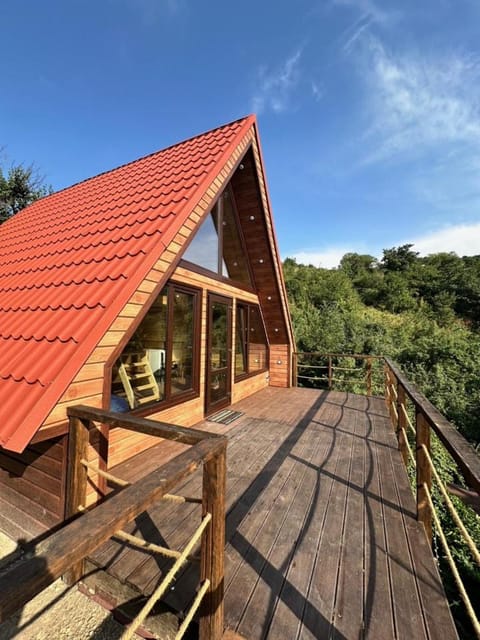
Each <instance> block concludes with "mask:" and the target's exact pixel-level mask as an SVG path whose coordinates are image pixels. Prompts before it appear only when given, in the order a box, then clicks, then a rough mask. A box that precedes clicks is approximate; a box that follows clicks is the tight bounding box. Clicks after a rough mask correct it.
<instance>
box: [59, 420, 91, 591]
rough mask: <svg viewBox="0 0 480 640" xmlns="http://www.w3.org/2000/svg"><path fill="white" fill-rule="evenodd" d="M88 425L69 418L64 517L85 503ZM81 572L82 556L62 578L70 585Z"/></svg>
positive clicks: (76, 510)
mask: <svg viewBox="0 0 480 640" xmlns="http://www.w3.org/2000/svg"><path fill="white" fill-rule="evenodd" d="M90 427H91V424H90V421H89V420H83V419H81V418H73V417H72V418H70V435H69V437H68V464H67V490H66V498H65V519H69V518H72V517H73V516H76V515H77V514H78V512H79V507H84V506H85V503H86V499H87V481H88V471H87V468H86V467H85V466H84V465H83V464H82V462H81V461H82V459H84V458H87V457H88V443H89V439H90ZM83 573H84V560H83V558H82V559H80V560H79V561H78V562H77V563H76V564H74V565H73V566H71V567H70V569H69V570H68V572H67V573H66V574H65V576H64V580H65V582H66V584H67V585H69V586H70V585H72V584H75V582H77V581H78V580H80V578H81V577H82V575H83Z"/></svg>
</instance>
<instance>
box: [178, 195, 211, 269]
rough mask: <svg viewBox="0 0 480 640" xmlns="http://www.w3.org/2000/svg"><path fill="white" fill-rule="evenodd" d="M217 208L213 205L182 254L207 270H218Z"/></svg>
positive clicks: (185, 258)
mask: <svg viewBox="0 0 480 640" xmlns="http://www.w3.org/2000/svg"><path fill="white" fill-rule="evenodd" d="M217 229H218V209H217V207H215V208H214V209H213V211H212V212H211V213H209V214H208V216H207V218H206V219H205V220H204V221H203V222H202V224H201V226H200V228H199V229H198V231H197V232H196V234H195V237H194V238H193V240H192V242H191V243H190V245H189V246H188V248H187V250H186V251H185V253H184V254H183V258H184V260H188V261H189V262H192V263H193V264H197V265H198V266H199V267H203V268H204V269H208V270H209V271H214V272H215V273H217V272H218V233H217Z"/></svg>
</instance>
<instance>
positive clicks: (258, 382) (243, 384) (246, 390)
mask: <svg viewBox="0 0 480 640" xmlns="http://www.w3.org/2000/svg"><path fill="white" fill-rule="evenodd" d="M265 387H268V372H265V371H263V372H262V373H258V374H257V375H256V376H251V377H249V378H245V380H240V382H236V383H235V384H234V385H233V387H232V402H240V400H243V399H244V398H247V397H248V396H251V395H252V394H253V393H256V392H257V391H260V390H261V389H265Z"/></svg>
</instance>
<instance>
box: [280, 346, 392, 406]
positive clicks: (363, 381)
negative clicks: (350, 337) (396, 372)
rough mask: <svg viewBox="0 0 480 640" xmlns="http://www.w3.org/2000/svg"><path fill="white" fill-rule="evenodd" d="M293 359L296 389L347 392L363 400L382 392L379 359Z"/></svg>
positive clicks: (303, 355)
mask: <svg viewBox="0 0 480 640" xmlns="http://www.w3.org/2000/svg"><path fill="white" fill-rule="evenodd" d="M293 358H294V371H295V372H296V375H295V377H294V384H295V385H296V386H306V387H314V388H316V389H322V388H323V389H341V390H344V389H345V388H347V389H350V390H352V391H357V392H358V393H366V395H367V396H371V395H372V394H374V395H375V394H378V393H380V392H383V358H382V357H381V356H372V355H362V354H357V353H352V354H345V353H321V352H304V351H298V352H296V353H294V354H293Z"/></svg>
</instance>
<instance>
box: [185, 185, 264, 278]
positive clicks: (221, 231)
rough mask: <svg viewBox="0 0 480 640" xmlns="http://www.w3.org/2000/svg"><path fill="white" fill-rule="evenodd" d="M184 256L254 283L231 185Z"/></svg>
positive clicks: (204, 267)
mask: <svg viewBox="0 0 480 640" xmlns="http://www.w3.org/2000/svg"><path fill="white" fill-rule="evenodd" d="M183 259H184V260H187V261H188V262H190V263H192V264H194V265H197V266H199V267H202V268H203V269H207V270H208V271H211V272H213V273H215V274H216V275H217V276H222V277H224V278H228V279H230V280H235V281H236V282H239V283H241V284H244V285H247V286H248V287H251V286H252V279H251V277H250V271H249V268H248V260H247V256H246V254H245V250H244V245H243V239H242V236H241V233H240V230H239V228H238V223H237V215H236V211H235V203H234V199H233V193H232V190H231V189H230V188H227V189H226V190H225V191H224V192H223V194H222V195H221V196H220V198H219V200H218V202H217V203H216V205H215V206H214V208H213V209H212V211H211V212H210V213H209V214H208V216H207V218H206V219H205V220H204V221H203V222H202V224H201V226H200V228H199V229H198V231H197V232H196V233H195V237H194V238H193V240H192V242H191V243H190V246H189V247H188V248H187V250H186V251H185V253H184V254H183Z"/></svg>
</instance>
